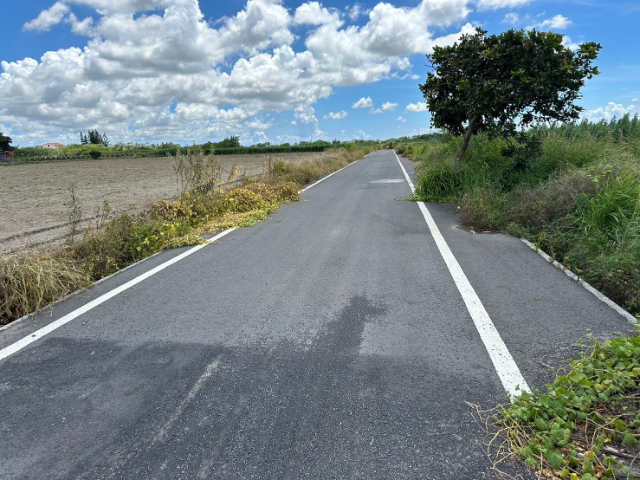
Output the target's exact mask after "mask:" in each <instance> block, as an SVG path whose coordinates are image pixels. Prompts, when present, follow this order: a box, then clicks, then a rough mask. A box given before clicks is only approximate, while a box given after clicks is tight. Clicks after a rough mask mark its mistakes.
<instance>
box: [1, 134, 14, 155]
mask: <svg viewBox="0 0 640 480" xmlns="http://www.w3.org/2000/svg"><path fill="white" fill-rule="evenodd" d="M12 142H13V140H11V137H7V136H6V135H4V134H3V133H2V132H0V154H1V153H2V152H6V151H8V152H10V151H12V150H13V147H12V146H11V143H12Z"/></svg>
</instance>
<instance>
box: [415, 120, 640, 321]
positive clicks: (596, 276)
mask: <svg viewBox="0 0 640 480" xmlns="http://www.w3.org/2000/svg"><path fill="white" fill-rule="evenodd" d="M529 135H530V136H531V137H534V138H537V139H538V140H539V141H540V142H541V151H540V154H539V156H536V157H535V158H531V159H529V161H528V162H526V163H525V165H526V167H524V168H523V164H522V162H518V159H517V158H514V156H509V155H504V153H505V150H506V149H505V147H506V146H507V143H506V142H505V141H504V140H500V139H490V138H488V137H486V136H484V135H479V136H478V137H477V138H474V139H473V141H472V144H471V146H470V148H469V150H468V151H467V153H466V155H465V159H464V163H463V166H462V167H461V168H460V170H458V171H454V170H453V165H452V163H453V162H452V158H453V155H454V152H455V150H456V149H457V148H458V143H459V141H460V140H459V139H457V138H452V139H450V140H449V141H448V142H444V143H443V142H431V143H428V144H424V145H411V146H408V148H406V149H405V151H406V153H407V154H409V155H410V156H411V158H412V159H413V160H416V161H418V162H419V170H418V174H417V185H416V191H417V196H418V197H419V198H421V199H422V200H425V201H442V202H456V203H458V205H459V206H460V207H461V212H462V218H463V221H464V222H465V223H467V224H468V225H469V226H472V227H474V228H475V229H477V230H501V231H507V232H509V233H512V234H516V235H521V236H525V237H527V238H529V239H530V240H532V241H534V242H536V243H537V244H539V245H540V246H541V247H542V248H543V249H544V250H545V251H546V252H547V253H549V254H550V255H552V256H553V257H554V258H556V259H558V260H559V261H562V262H564V263H565V264H567V266H569V267H570V268H573V269H575V270H576V271H577V272H578V273H579V274H581V275H582V276H583V277H584V278H585V280H587V281H588V282H590V283H592V284H593V285H594V286H595V287H596V288H598V289H600V290H601V291H603V292H604V293H605V294H606V295H607V296H609V297H611V298H612V299H613V300H614V301H617V302H618V303H620V304H622V305H623V306H624V307H625V308H627V309H628V310H629V311H631V312H632V313H640V148H639V146H640V122H639V121H638V118H637V117H634V118H633V119H632V118H630V117H628V116H625V117H624V118H622V119H620V120H615V121H611V122H600V123H588V122H583V123H580V124H576V125H562V126H552V127H549V128H546V129H543V128H540V129H537V130H533V131H531V132H529Z"/></svg>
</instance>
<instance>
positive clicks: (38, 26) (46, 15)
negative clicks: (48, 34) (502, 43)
mask: <svg viewBox="0 0 640 480" xmlns="http://www.w3.org/2000/svg"><path fill="white" fill-rule="evenodd" d="M69 11H70V8H69V6H68V5H65V4H64V3H62V2H56V3H54V4H53V6H51V8H48V9H47V10H43V11H42V12H40V15H38V16H37V18H34V19H33V20H31V21H29V22H27V23H25V24H24V26H23V28H24V29H25V30H39V31H41V32H44V31H47V30H49V29H50V28H51V27H53V26H54V25H57V24H58V23H60V22H62V19H63V18H64V16H65V15H66V14H67V13H69Z"/></svg>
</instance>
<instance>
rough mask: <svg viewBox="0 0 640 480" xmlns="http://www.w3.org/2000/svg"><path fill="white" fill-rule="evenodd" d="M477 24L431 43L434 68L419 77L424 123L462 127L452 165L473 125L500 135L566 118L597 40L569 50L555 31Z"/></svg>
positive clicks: (589, 71) (588, 74) (452, 129)
mask: <svg viewBox="0 0 640 480" xmlns="http://www.w3.org/2000/svg"><path fill="white" fill-rule="evenodd" d="M486 34H487V32H486V31H485V30H482V29H480V28H478V29H476V33H475V34H473V35H469V34H465V35H463V36H462V37H461V39H460V41H459V42H456V43H454V44H453V45H450V46H446V47H438V46H436V47H434V49H433V53H432V54H430V55H427V59H428V60H429V62H430V63H431V66H432V68H433V71H432V72H429V73H428V74H427V80H426V82H425V83H424V85H420V86H419V87H420V90H421V91H422V93H423V95H424V97H425V99H426V101H427V107H428V109H429V111H430V112H431V123H432V125H433V126H434V127H436V128H442V129H445V130H447V131H448V132H449V133H452V134H454V135H464V139H463V143H462V146H461V147H460V150H459V151H458V152H457V153H456V157H455V160H454V167H455V168H456V169H457V168H459V166H460V164H461V161H462V156H463V155H464V152H465V151H466V149H467V147H468V146H469V140H470V138H471V136H472V135H474V134H477V133H478V132H480V131H484V132H488V133H489V134H492V135H501V136H504V137H506V138H508V137H512V136H514V135H515V134H516V132H517V128H518V127H524V128H526V127H528V126H531V125H534V124H536V123H539V122H549V121H561V122H566V121H572V120H575V119H577V118H578V117H579V115H580V112H581V111H582V108H581V107H579V106H576V105H574V101H575V100H576V99H578V98H580V88H581V87H582V86H583V85H584V84H585V80H586V79H590V78H592V77H593V75H597V74H598V73H599V72H598V68H597V67H595V66H592V62H593V61H594V60H595V59H596V58H597V56H598V52H599V51H600V49H601V48H602V47H601V46H600V45H599V44H597V43H593V42H589V43H583V44H582V45H580V46H579V48H578V50H576V51H572V50H571V49H570V48H568V47H565V46H563V45H562V39H563V37H562V35H561V34H559V33H553V32H538V31H536V30H532V31H524V30H509V31H507V32H504V33H502V34H500V35H490V36H487V35H486Z"/></svg>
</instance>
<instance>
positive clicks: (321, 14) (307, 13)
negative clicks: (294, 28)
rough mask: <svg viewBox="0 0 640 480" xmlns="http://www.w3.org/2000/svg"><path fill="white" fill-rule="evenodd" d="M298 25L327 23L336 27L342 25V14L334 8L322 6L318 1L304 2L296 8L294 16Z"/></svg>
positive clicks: (294, 21)
mask: <svg viewBox="0 0 640 480" xmlns="http://www.w3.org/2000/svg"><path fill="white" fill-rule="evenodd" d="M293 23H295V24H296V25H326V24H332V25H334V26H336V27H340V26H342V23H343V22H342V21H341V20H340V14H339V13H338V12H337V11H336V10H335V9H334V10H332V11H330V10H328V9H326V8H324V7H322V5H320V3H318V2H308V3H303V4H302V5H300V6H299V7H298V8H297V9H296V14H295V16H294V18H293Z"/></svg>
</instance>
